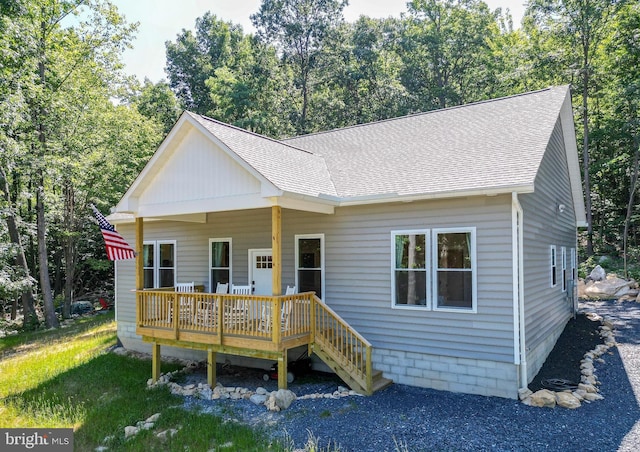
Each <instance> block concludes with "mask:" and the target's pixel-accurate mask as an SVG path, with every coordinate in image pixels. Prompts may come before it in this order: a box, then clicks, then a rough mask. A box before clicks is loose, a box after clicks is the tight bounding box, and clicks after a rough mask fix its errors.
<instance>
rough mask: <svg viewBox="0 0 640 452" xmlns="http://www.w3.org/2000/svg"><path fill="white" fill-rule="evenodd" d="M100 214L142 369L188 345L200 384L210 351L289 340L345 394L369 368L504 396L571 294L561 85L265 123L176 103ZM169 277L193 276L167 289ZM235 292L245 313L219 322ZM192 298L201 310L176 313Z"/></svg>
mask: <svg viewBox="0 0 640 452" xmlns="http://www.w3.org/2000/svg"><path fill="white" fill-rule="evenodd" d="M110 220H111V221H113V222H114V223H116V224H117V227H118V230H119V232H121V233H122V234H123V235H124V236H125V237H126V238H128V239H130V240H132V241H135V242H136V243H137V245H136V246H137V249H138V250H139V252H140V255H139V258H138V259H137V260H136V261H135V262H134V261H119V262H117V265H116V304H117V321H118V337H119V339H120V341H121V342H122V343H123V344H124V346H125V347H127V348H131V349H136V350H147V351H148V350H149V349H150V347H151V349H152V350H153V353H154V358H156V359H154V364H153V375H154V377H157V376H158V374H159V367H158V364H159V362H160V356H161V353H164V354H168V355H170V354H174V355H179V356H185V357H200V358H202V357H204V356H207V357H208V360H209V367H210V375H209V376H210V380H211V381H212V382H213V381H215V366H213V365H212V363H215V361H216V360H222V359H231V358H232V357H233V356H236V355H238V356H243V357H249V358H256V357H257V358H262V359H267V360H268V359H271V360H277V361H278V363H279V366H280V369H281V370H283V369H285V367H284V366H285V365H286V361H287V360H288V359H291V358H292V357H295V356H294V355H293V353H294V351H295V350H296V349H295V347H301V346H302V347H308V349H309V351H311V352H312V353H313V354H315V355H317V356H319V357H320V358H321V359H322V360H323V361H324V362H326V363H327V365H328V366H329V367H330V368H331V369H333V370H335V371H336V372H338V373H339V375H340V376H342V377H343V379H345V381H347V383H349V384H350V385H352V386H356V387H358V389H359V390H360V391H362V392H365V393H371V392H373V391H374V390H375V389H377V387H375V385H376V383H375V382H374V383H373V385H372V379H375V378H378V377H380V375H382V376H383V377H384V378H383V379H382V380H381V381H383V382H388V381H389V380H393V381H394V382H397V383H402V384H407V385H413V386H420V387H430V388H435V389H442V390H449V391H456V392H465V393H472V394H483V395H490V396H501V397H508V398H516V397H517V391H518V389H519V388H521V387H525V386H526V385H527V383H528V382H530V381H531V380H532V379H533V377H534V376H535V375H536V373H537V372H538V370H539V369H540V367H541V366H542V364H543V362H544V360H545V358H546V357H547V355H548V354H549V352H550V351H551V349H552V348H553V346H554V344H555V342H556V340H557V338H558V337H559V335H560V334H561V332H562V330H563V328H564V326H565V324H566V322H567V321H568V319H569V318H570V316H571V315H572V313H573V309H574V307H573V303H574V301H573V298H574V297H573V281H574V280H575V279H576V260H577V254H576V248H577V247H576V242H577V235H576V227H577V226H581V225H584V223H585V207H584V199H583V193H582V187H581V179H580V169H579V163H578V155H577V149H576V142H575V135H574V123H573V116H572V107H571V96H570V90H569V87H567V86H563V87H552V88H549V89H543V90H539V91H535V92H529V93H525V94H521V95H515V96H510V97H505V98H501V99H495V100H489V101H484V102H478V103H473V104H469V105H464V106H459V107H453V108H448V109H443V110H437V111H431V112H427V113H421V114H415V115H410V116H406V117H401V118H396V119H389V120H385V121H379V122H374V123H370V124H362V125H357V126H353V127H346V128H343V129H338V130H332V131H328V132H324V133H316V134H311V135H305V136H301V137H296V138H291V139H287V140H281V141H278V140H274V139H270V138H267V137H264V136H260V135H257V134H255V133H252V132H249V131H246V130H242V129H239V128H237V127H234V126H231V125H228V124H224V123H221V122H219V121H216V120H213V119H210V118H207V117H204V116H200V115H196V114H193V113H189V112H185V113H184V114H183V115H182V116H181V117H180V119H179V120H178V122H177V123H176V125H175V126H174V128H173V129H172V130H171V132H170V133H169V134H168V136H167V137H166V139H165V140H164V142H163V143H162V144H161V145H160V147H159V148H158V150H157V151H156V153H155V154H154V155H153V157H152V158H151V159H150V161H149V162H148V164H147V165H146V167H145V168H144V169H143V171H142V172H141V173H140V175H139V176H138V177H137V179H136V180H135V181H134V183H133V184H132V185H131V187H130V188H129V190H128V191H127V193H126V194H125V195H124V196H123V198H122V200H121V201H120V202H119V203H118V205H117V206H116V207H115V209H114V212H113V214H112V215H111V216H110ZM188 281H193V282H195V285H199V286H201V291H200V292H197V293H195V294H188V295H179V294H178V293H176V292H174V291H173V289H172V288H173V287H175V286H176V284H177V283H179V282H188ZM217 283H230V284H231V285H250V286H252V290H253V295H251V296H244V297H241V296H239V295H233V294H214V293H212V292H215V289H216V287H217ZM286 285H290V286H295V287H296V289H297V294H296V295H293V296H291V295H289V296H283V295H282V293H283V291H284V287H285V286H286ZM134 289H137V290H134ZM185 297H186V298H185ZM241 298H242V300H244V301H242V303H249V305H250V306H249V308H248V309H247V308H246V306H247V305H246V304H243V305H242V306H244V309H245V310H244V311H243V312H244V314H243V315H245V317H246V318H245V321H246V322H247V323H245V325H249V326H245V327H242V328H244V330H232V327H231V323H228V322H231V321H232V320H231V319H232V317H231V314H230V313H231V312H232V310H233V309H235V307H236V306H237V305H238V302H239V300H240V299H241ZM181 300H182V301H181ZM184 300H187V301H186V302H184ZM183 302H184V303H183ZM202 303H204V304H202ZM183 304H184V306H189V307H188V309H190V311H188V315H186V316H183V313H184V312H187V311H184V309H187V308H183ZM199 305H202V306H205V305H206V306H207V309H208V310H207V311H206V313H207V314H206V315H207V316H209V317H208V318H209V319H210V323H209V325H206V324H199V325H197V324H196V321H195V320H184V319H183V317H184V318H186V319H190V318H193V319H195V318H196V317H197V315H196V314H197V311H198V310H199V309H200V312H201V313H202V312H205V311H204V310H203V309H204V308H198V306H199ZM291 306H294V307H295V309H293V310H294V311H295V312H296V315H295V319H294V320H292V321H291V324H295V325H296V327H295V330H285V328H284V324H285V323H287V325H289V319H288V318H287V319H285V317H284V313H285V312H287V313H289V312H291V311H292V308H291ZM267 309H269V310H270V311H269V312H272V313H273V312H275V313H274V314H271V315H269V316H268V318H269V319H270V320H269V322H271V324H270V327H269V329H268V331H269V332H268V333H264V331H265V330H263V332H261V333H259V332H258V330H259V327H256V322H257V321H258V319H259V318H260V314H261V313H263V312H265V310H267ZM274 310H275V311H274ZM178 311H180V315H179V316H178V315H173V314H174V313H176V312H178ZM194 313H196V314H194ZM215 319H217V320H215ZM163 322H164V323H163ZM203 325H204V326H203ZM292 331H293V332H292ZM264 344H268V346H267V345H264ZM345 344H347V345H345ZM160 346H162V352H161V350H160ZM334 349H335V350H334ZM336 350H337V352H336ZM282 374H284V372H280V374H279V376H280V375H282ZM356 374H358V375H356ZM372 374H374V375H373V377H372ZM350 376H353V379H350ZM282 378H284V377H282ZM385 379H386V380H385ZM356 380H357V381H356ZM358 381H359V382H360V386H359V385H358ZM279 384H280V385H281V386H286V381H283V380H282V379H280V380H279ZM382 386H384V384H379V385H378V387H382Z"/></svg>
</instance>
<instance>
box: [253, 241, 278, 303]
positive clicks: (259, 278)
mask: <svg viewBox="0 0 640 452" xmlns="http://www.w3.org/2000/svg"><path fill="white" fill-rule="evenodd" d="M272 269H273V253H272V252H271V249H270V248H269V249H261V250H249V281H251V285H252V286H253V293H254V295H273V290H272V287H273V286H272V280H271V275H272Z"/></svg>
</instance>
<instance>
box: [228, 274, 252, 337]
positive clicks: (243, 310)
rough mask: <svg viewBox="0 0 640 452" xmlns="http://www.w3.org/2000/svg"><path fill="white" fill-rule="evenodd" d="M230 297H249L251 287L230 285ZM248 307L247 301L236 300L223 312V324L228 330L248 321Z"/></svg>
mask: <svg viewBox="0 0 640 452" xmlns="http://www.w3.org/2000/svg"><path fill="white" fill-rule="evenodd" d="M231 294H232V295H251V286H240V285H236V284H232V285H231ZM248 314H249V306H248V303H247V300H243V299H236V300H235V302H234V303H233V305H232V306H229V307H227V309H225V311H224V315H225V324H226V326H227V327H228V328H236V327H237V326H238V325H241V324H242V323H244V322H245V321H246V320H248Z"/></svg>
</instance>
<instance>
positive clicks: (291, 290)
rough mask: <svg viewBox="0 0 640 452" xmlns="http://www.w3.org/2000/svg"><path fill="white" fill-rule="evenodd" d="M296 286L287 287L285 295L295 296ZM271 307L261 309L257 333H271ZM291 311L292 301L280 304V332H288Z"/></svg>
mask: <svg viewBox="0 0 640 452" xmlns="http://www.w3.org/2000/svg"><path fill="white" fill-rule="evenodd" d="M296 293H297V292H296V286H287V290H286V291H285V293H284V294H285V295H295V294H296ZM271 308H272V306H271V305H264V306H263V307H262V314H261V315H260V323H259V325H258V331H260V332H263V333H270V332H271ZM292 310H293V301H292V300H284V301H283V302H282V310H281V311H280V330H281V331H283V332H284V331H287V330H289V319H290V317H291V311H292Z"/></svg>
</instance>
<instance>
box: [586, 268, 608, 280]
mask: <svg viewBox="0 0 640 452" xmlns="http://www.w3.org/2000/svg"><path fill="white" fill-rule="evenodd" d="M606 276H607V273H606V272H605V271H604V268H602V267H601V266H599V265H596V266H595V267H594V269H593V270H591V273H589V279H591V280H592V281H602V280H604V279H605V278H606Z"/></svg>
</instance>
